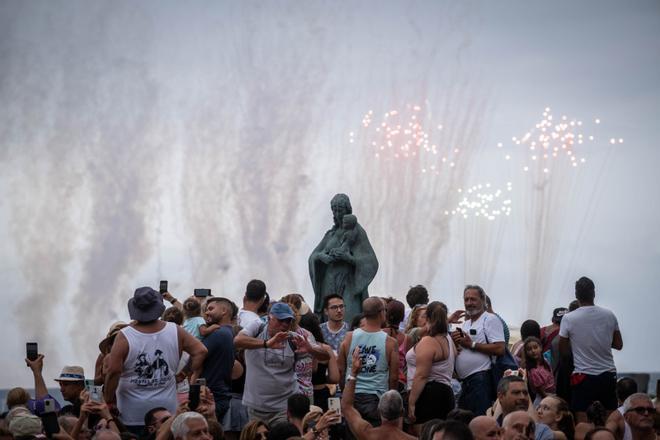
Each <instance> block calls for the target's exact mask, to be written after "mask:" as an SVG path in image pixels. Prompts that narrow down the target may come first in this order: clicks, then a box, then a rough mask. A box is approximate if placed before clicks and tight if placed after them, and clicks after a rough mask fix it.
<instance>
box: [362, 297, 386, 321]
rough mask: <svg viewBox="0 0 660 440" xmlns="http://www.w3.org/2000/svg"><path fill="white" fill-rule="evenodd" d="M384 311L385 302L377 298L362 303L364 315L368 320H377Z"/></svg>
mask: <svg viewBox="0 0 660 440" xmlns="http://www.w3.org/2000/svg"><path fill="white" fill-rule="evenodd" d="M383 310H385V306H384V305H383V301H381V299H380V298H377V297H375V296H372V297H371V298H367V299H365V300H364V301H363V302H362V313H364V317H365V318H367V319H374V318H377V317H378V315H379V314H380V313H382V311H383Z"/></svg>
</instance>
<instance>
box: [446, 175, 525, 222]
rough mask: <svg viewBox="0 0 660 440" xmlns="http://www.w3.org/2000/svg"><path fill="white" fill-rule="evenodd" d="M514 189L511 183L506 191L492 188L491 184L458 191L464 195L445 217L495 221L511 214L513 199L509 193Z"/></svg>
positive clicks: (507, 185)
mask: <svg viewBox="0 0 660 440" xmlns="http://www.w3.org/2000/svg"><path fill="white" fill-rule="evenodd" d="M512 189H513V185H512V183H511V182H507V184H506V188H505V189H504V190H501V189H496V188H492V185H491V184H490V183H486V184H483V185H482V184H477V185H474V186H472V187H470V188H467V189H465V190H464V189H461V188H459V189H458V190H456V191H457V192H458V193H460V194H462V195H463V198H462V200H461V201H460V202H459V203H458V205H457V206H456V208H454V209H452V210H451V211H445V215H452V216H457V215H459V216H462V217H463V218H465V219H467V218H469V217H480V218H485V219H488V220H495V219H496V218H497V217H500V216H503V215H504V216H509V215H510V214H511V199H510V198H509V196H508V193H510V192H511V190H512Z"/></svg>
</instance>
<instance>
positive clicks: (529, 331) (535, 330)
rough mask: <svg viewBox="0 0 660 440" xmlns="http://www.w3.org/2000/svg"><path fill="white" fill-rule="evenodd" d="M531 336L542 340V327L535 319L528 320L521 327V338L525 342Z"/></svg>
mask: <svg viewBox="0 0 660 440" xmlns="http://www.w3.org/2000/svg"><path fill="white" fill-rule="evenodd" d="M530 336H534V337H536V338H539V339H541V326H540V325H539V323H538V322H536V321H534V320H533V319H528V320H527V321H525V322H523V323H522V325H521V326H520V338H521V339H522V340H523V341H524V340H525V339H527V338H529V337H530Z"/></svg>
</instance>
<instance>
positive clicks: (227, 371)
mask: <svg viewBox="0 0 660 440" xmlns="http://www.w3.org/2000/svg"><path fill="white" fill-rule="evenodd" d="M205 318H206V322H207V323H208V324H218V325H219V326H220V328H218V329H217V330H215V331H214V332H213V333H211V334H210V335H208V336H206V337H205V338H204V340H203V341H202V343H203V344H204V346H205V347H206V348H207V350H208V355H207V356H206V360H205V361H204V368H203V371H202V377H203V378H205V379H206V386H207V387H208V388H209V389H210V390H211V392H212V393H213V398H214V399H215V413H216V417H217V418H218V421H220V422H221V421H222V418H223V417H224V415H225V413H226V412H227V410H228V409H229V401H230V400H231V372H232V368H233V366H234V334H233V332H232V327H231V318H232V304H231V301H229V300H228V299H227V298H222V297H211V298H209V299H208V300H207V301H206V315H205Z"/></svg>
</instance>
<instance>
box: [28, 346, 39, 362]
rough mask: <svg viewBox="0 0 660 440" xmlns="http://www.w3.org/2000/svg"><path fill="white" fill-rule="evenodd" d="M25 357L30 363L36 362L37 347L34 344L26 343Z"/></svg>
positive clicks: (37, 355)
mask: <svg viewBox="0 0 660 440" xmlns="http://www.w3.org/2000/svg"><path fill="white" fill-rule="evenodd" d="M25 357H27V358H28V359H29V360H31V361H36V360H37V358H38V357H39V347H38V346H37V343H36V342H28V343H27V344H25Z"/></svg>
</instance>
